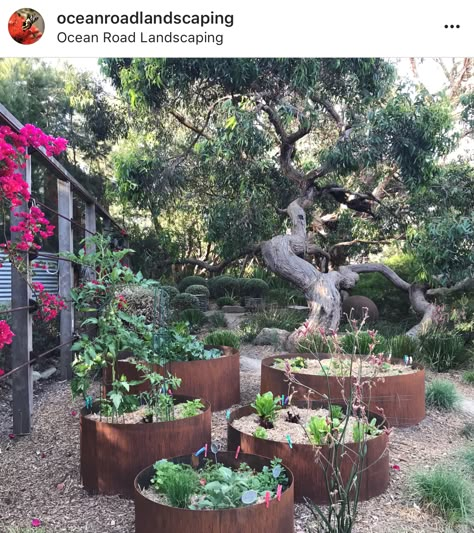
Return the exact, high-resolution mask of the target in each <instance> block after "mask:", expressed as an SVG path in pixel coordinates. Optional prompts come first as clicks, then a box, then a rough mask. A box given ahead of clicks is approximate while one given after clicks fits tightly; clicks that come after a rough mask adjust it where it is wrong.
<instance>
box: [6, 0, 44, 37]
mask: <svg viewBox="0 0 474 533" xmlns="http://www.w3.org/2000/svg"><path fill="white" fill-rule="evenodd" d="M8 32H9V33H10V36H11V38H12V39H13V40H14V41H16V42H17V43H20V44H34V43H36V42H38V41H39V40H40V39H41V37H43V32H44V20H43V17H42V16H41V15H40V14H39V13H38V11H35V10H34V9H30V8H27V7H26V8H23V9H18V10H17V11H15V13H13V15H12V16H11V17H10V20H9V21H8Z"/></svg>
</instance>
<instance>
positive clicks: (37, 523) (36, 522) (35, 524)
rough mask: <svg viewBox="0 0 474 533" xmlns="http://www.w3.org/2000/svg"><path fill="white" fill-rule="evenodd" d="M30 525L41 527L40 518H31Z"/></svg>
mask: <svg viewBox="0 0 474 533" xmlns="http://www.w3.org/2000/svg"><path fill="white" fill-rule="evenodd" d="M31 527H41V520H40V519H39V518H33V520H31Z"/></svg>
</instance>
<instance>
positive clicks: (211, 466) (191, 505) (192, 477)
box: [140, 454, 288, 510]
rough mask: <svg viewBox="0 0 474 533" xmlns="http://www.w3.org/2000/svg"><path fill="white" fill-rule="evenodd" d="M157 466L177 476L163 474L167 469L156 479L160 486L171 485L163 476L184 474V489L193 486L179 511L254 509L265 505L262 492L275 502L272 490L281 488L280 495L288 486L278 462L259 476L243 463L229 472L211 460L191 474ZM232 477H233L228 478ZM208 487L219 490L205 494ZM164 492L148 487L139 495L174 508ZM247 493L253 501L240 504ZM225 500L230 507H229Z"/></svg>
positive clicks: (188, 469)
mask: <svg viewBox="0 0 474 533" xmlns="http://www.w3.org/2000/svg"><path fill="white" fill-rule="evenodd" d="M211 455H212V454H211ZM160 463H165V465H169V466H170V467H171V468H172V469H175V470H176V471H177V472H178V473H175V471H174V470H173V471H171V473H170V474H167V469H165V470H164V473H163V474H161V475H160V477H161V485H162V486H163V487H166V488H169V485H170V483H171V480H169V481H168V480H166V479H165V476H170V478H173V479H176V478H177V477H178V475H179V472H182V473H186V474H188V476H189V477H188V485H189V488H190V489H192V487H193V485H195V489H196V490H195V492H194V493H193V494H191V495H190V496H189V501H188V502H187V504H186V505H184V504H182V505H179V507H180V508H188V509H195V510H222V509H233V508H236V507H245V506H246V505H250V504H252V505H256V504H259V503H264V502H265V501H266V498H265V494H266V492H269V495H270V496H269V497H270V500H271V499H273V498H276V497H277V494H276V490H277V487H278V485H279V484H280V485H281V487H282V489H281V490H282V492H284V491H285V490H286V488H287V486H288V478H287V476H286V471H285V469H284V468H283V467H281V466H280V464H279V461H274V462H273V461H272V466H271V467H264V469H263V470H262V472H257V471H255V470H252V469H251V468H250V467H249V466H248V465H247V464H246V463H241V465H240V468H239V469H234V470H233V469H231V468H229V467H227V466H225V465H223V464H221V463H217V464H216V463H215V462H214V460H213V459H212V458H209V459H207V461H206V463H205V466H204V468H200V469H198V470H193V469H192V468H191V467H189V466H188V465H186V466H184V465H182V464H179V465H178V464H174V463H171V462H168V461H166V460H162V461H159V462H158V463H156V464H157V465H158V464H160ZM155 468H156V465H155ZM165 468H166V467H165ZM273 472H275V475H273ZM232 476H235V477H234V478H232ZM264 479H265V481H266V483H265V481H264ZM258 481H260V482H258ZM211 483H212V484H214V485H216V484H219V486H217V487H216V489H213V490H211V491H206V486H207V484H209V486H210V484H211ZM237 487H238V488H237ZM166 488H165V489H164V490H162V491H158V490H156V488H154V487H153V486H149V487H146V488H141V489H140V492H141V494H142V495H143V496H145V498H148V499H149V500H151V501H154V502H156V503H159V504H161V505H167V506H169V507H177V505H176V504H173V503H172V502H171V501H170V498H169V497H168V495H167V494H166ZM250 491H251V492H253V493H254V497H253V498H250V500H249V501H248V502H247V503H244V502H243V496H244V493H247V494H246V496H247V497H249V496H250V495H249V494H248V492H250ZM219 492H220V493H221V495H222V497H221V498H218V497H217V494H218V493H219ZM173 493H174V494H176V491H173ZM229 500H230V501H231V502H232V503H229ZM226 504H227V505H226Z"/></svg>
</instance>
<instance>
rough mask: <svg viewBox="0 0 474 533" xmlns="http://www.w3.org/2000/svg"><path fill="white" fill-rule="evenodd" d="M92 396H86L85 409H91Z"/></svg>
mask: <svg viewBox="0 0 474 533" xmlns="http://www.w3.org/2000/svg"><path fill="white" fill-rule="evenodd" d="M92 403H93V402H92V396H87V397H86V409H88V410H90V409H92Z"/></svg>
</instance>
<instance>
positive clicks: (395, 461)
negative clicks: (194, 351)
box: [0, 345, 474, 533]
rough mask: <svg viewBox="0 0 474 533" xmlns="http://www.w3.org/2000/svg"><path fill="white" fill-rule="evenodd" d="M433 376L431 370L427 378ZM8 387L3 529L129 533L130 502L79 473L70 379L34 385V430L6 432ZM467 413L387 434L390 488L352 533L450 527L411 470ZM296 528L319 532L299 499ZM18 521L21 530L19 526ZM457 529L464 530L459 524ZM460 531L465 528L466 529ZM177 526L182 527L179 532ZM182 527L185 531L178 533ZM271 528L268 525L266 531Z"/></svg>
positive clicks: (2, 428) (468, 391)
mask: <svg viewBox="0 0 474 533" xmlns="http://www.w3.org/2000/svg"><path fill="white" fill-rule="evenodd" d="M241 353H242V355H243V356H245V357H246V358H249V359H262V358H263V357H267V356H269V355H272V348H271V347H256V346H251V345H244V346H242V348H241ZM442 377H443V378H445V379H450V380H452V381H453V382H455V383H456V385H457V386H458V388H459V390H460V392H461V393H462V394H463V395H464V396H465V397H466V398H468V399H470V400H474V387H472V386H466V385H464V384H462V383H461V378H460V373H456V372H453V373H450V374H447V375H443V376H442ZM431 378H432V376H431V375H429V374H428V379H431ZM259 380H260V376H259V374H258V372H255V371H244V372H242V373H241V401H242V404H246V403H249V402H251V401H252V400H253V399H254V398H255V394H256V393H257V392H258V390H259ZM9 394H10V390H9V387H8V386H7V385H5V384H2V385H0V531H2V532H5V533H7V532H12V533H13V532H14V533H19V531H22V532H25V531H28V532H29V531H31V532H32V533H33V532H35V531H38V529H33V528H31V529H30V525H31V520H32V519H33V518H38V519H40V520H41V522H42V524H43V526H44V529H41V530H40V531H41V532H42V533H57V532H58V533H59V532H68V533H75V532H91V533H133V531H134V506H133V502H132V501H128V500H125V499H122V498H119V497H106V496H89V495H88V494H87V493H86V492H85V491H84V490H83V489H82V486H81V482H80V477H79V415H78V412H79V409H80V407H81V402H79V401H72V399H71V393H70V390H69V384H68V383H65V382H57V381H52V380H50V381H48V382H45V383H41V384H40V385H38V384H37V385H35V401H34V405H35V414H34V420H33V422H34V428H33V431H32V433H31V435H28V436H25V437H15V438H13V439H10V438H9V436H8V434H9V433H10V432H11V416H12V413H11V407H10V398H9ZM468 420H471V421H472V415H469V414H468V413H458V412H456V413H455V414H446V413H441V412H437V411H434V410H430V411H428V413H427V417H426V419H425V420H424V421H423V422H422V423H420V424H419V425H418V426H416V427H413V428H407V429H396V430H395V431H394V433H393V436H392V438H391V444H390V463H391V465H398V466H399V467H400V470H399V471H397V470H392V471H391V480H390V487H389V489H388V491H387V492H386V493H385V494H383V495H382V496H379V497H377V498H374V499H372V500H370V501H368V502H362V503H361V504H360V506H359V517H358V521H357V526H356V528H355V529H354V531H355V532H357V533H362V532H364V533H415V532H416V533H421V532H423V533H435V532H438V533H439V532H447V531H451V530H449V528H448V527H447V525H446V523H445V522H444V521H443V520H441V519H440V518H439V517H436V516H433V515H432V514H430V513H429V512H427V511H425V510H423V509H420V508H419V507H418V506H417V505H416V503H415V501H414V500H413V499H412V498H411V496H410V490H409V483H408V480H409V476H410V474H411V473H412V472H413V471H414V470H416V469H428V468H431V467H432V466H433V465H435V464H437V463H439V462H441V461H443V462H444V461H446V462H448V463H449V461H450V458H451V457H452V455H453V453H454V452H455V451H456V450H457V449H459V448H461V447H462V446H464V445H466V440H465V439H463V438H462V437H461V436H460V435H459V432H460V429H461V428H462V426H463V425H464V423H465V422H466V421H468ZM213 438H214V439H215V440H216V441H218V442H219V443H220V444H221V446H222V447H223V448H225V446H226V420H225V412H224V411H223V412H219V413H215V414H213ZM295 520H296V528H295V530H296V533H312V532H314V533H315V532H316V529H315V528H314V525H313V521H312V520H311V519H310V513H309V511H308V509H307V508H306V507H305V506H304V505H296V506H295ZM13 526H16V528H22V529H16V528H15V527H13ZM458 531H462V529H458ZM464 531H467V529H465V530H464ZM177 533H181V532H177ZM182 533H186V532H182ZM269 533H271V532H269Z"/></svg>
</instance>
